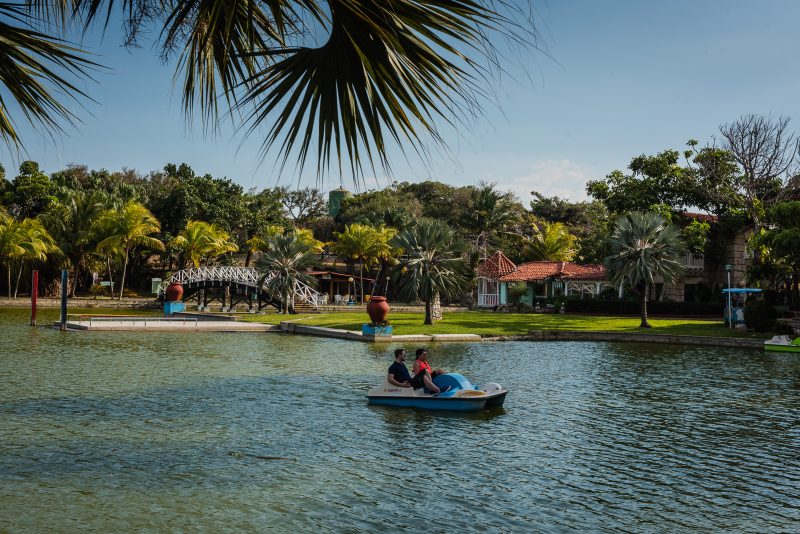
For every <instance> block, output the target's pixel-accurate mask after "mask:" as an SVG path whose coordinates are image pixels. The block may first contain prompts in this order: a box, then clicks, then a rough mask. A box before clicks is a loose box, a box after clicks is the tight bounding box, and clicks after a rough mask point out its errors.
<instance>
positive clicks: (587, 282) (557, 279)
mask: <svg viewBox="0 0 800 534" xmlns="http://www.w3.org/2000/svg"><path fill="white" fill-rule="evenodd" d="M476 274H477V275H478V307H483V308H487V307H495V306H498V305H501V304H507V303H508V286H509V284H514V283H525V284H527V288H528V291H527V294H526V295H525V296H523V297H522V302H524V303H526V304H528V305H530V306H534V305H535V304H536V302H539V301H552V300H553V299H555V298H558V297H562V296H568V295H569V296H581V297H583V296H589V297H595V296H597V295H599V294H600V292H601V291H602V290H604V289H605V288H608V287H612V286H611V283H610V282H609V281H608V275H607V273H606V269H605V267H604V266H602V265H597V264H590V265H578V264H577V263H573V262H569V261H531V262H527V263H522V264H520V265H514V262H512V261H511V260H509V259H508V258H507V257H506V256H505V254H503V253H502V252H501V251H497V252H495V253H494V254H492V255H491V256H489V257H488V258H486V259H485V260H484V261H483V262H481V263H480V264H479V265H478V268H477V270H476Z"/></svg>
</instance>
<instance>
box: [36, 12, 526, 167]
mask: <svg viewBox="0 0 800 534" xmlns="http://www.w3.org/2000/svg"><path fill="white" fill-rule="evenodd" d="M26 5H27V6H29V11H30V12H31V13H32V14H36V15H38V14H43V15H44V16H45V17H47V19H48V22H50V23H51V25H52V26H55V27H58V28H62V29H64V30H65V31H66V30H67V29H68V28H74V27H75V25H76V24H75V23H76V22H77V25H78V26H79V27H80V26H83V27H84V28H86V29H87V30H88V29H89V28H97V27H98V26H102V25H100V24H91V22H92V21H94V20H95V19H97V18H101V19H104V18H105V19H106V24H105V27H108V25H109V24H108V18H110V17H112V16H121V17H122V19H123V20H122V21H120V22H121V24H119V25H120V26H123V27H125V28H127V29H128V35H127V36H126V37H127V39H128V40H129V41H131V42H135V39H136V36H139V35H144V34H148V33H150V34H152V35H157V36H159V39H160V41H159V43H158V45H159V48H160V52H161V54H162V55H163V56H164V57H170V56H175V55H177V62H176V64H177V72H176V76H175V79H176V80H179V79H181V78H182V81H183V82H182V85H183V87H182V95H183V99H182V105H183V108H184V109H185V111H186V112H187V113H188V114H190V115H191V114H193V113H194V112H196V111H197V112H199V114H200V116H201V117H202V119H204V124H205V125H206V126H208V127H210V128H211V129H215V128H216V124H217V122H218V121H217V119H218V115H219V114H220V113H224V112H226V111H237V110H238V111H240V112H241V115H242V116H244V118H245V121H246V122H245V124H244V126H245V131H247V132H253V131H255V130H257V129H258V128H259V127H260V126H265V127H266V131H265V138H264V141H263V149H264V150H265V151H266V150H268V149H269V148H270V147H272V146H275V147H276V148H277V149H278V151H279V154H278V156H279V157H278V159H279V160H282V163H283V164H285V163H286V162H287V160H288V159H289V157H290V155H295V157H296V159H297V162H298V163H299V166H300V167H301V168H302V167H303V166H304V165H305V163H306V160H307V158H308V156H309V154H311V155H312V158H316V159H317V170H318V172H323V171H324V170H326V169H328V168H329V167H330V164H331V160H332V159H336V160H338V161H339V162H340V163H339V164H340V165H341V162H344V161H349V163H350V165H351V167H352V168H353V170H354V171H356V172H354V173H353V174H354V179H355V180H356V181H357V182H358V181H360V176H362V173H361V172H360V171H361V170H362V168H363V167H364V166H365V165H366V166H369V167H376V165H381V166H383V167H384V168H388V166H389V161H388V156H387V154H388V153H389V148H388V147H389V145H390V144H395V145H397V146H399V147H400V149H401V150H408V149H409V148H410V149H411V151H413V152H416V153H418V154H420V155H421V156H423V157H425V155H426V154H427V152H428V150H427V146H426V145H428V144H429V142H430V141H431V140H432V141H433V142H434V143H439V144H442V143H443V141H442V137H441V135H440V131H439V128H440V127H441V126H442V125H444V124H447V125H457V124H460V123H464V122H465V121H466V120H467V119H469V118H471V116H472V115H474V114H476V113H478V110H479V108H480V104H481V102H482V101H483V99H484V98H485V96H486V94H487V93H488V92H489V91H487V90H486V89H487V86H488V81H489V80H488V79H489V77H490V76H491V74H492V73H493V72H497V71H499V70H502V69H501V68H497V67H498V61H499V58H500V57H502V55H503V54H502V52H501V51H499V50H498V49H497V46H496V44H495V42H496V41H500V42H503V43H504V45H505V44H508V43H509V42H512V43H514V44H515V45H521V46H529V45H530V46H533V47H536V46H537V35H536V34H535V29H534V28H533V24H532V22H531V19H532V14H531V13H532V10H531V9H530V7H529V6H528V3H527V2H520V3H516V2H510V1H508V0H469V1H442V0H393V1H391V2H387V1H385V0H336V1H324V0H270V1H267V0H217V1H210V0H203V1H201V0H179V1H174V2H163V1H160V0H138V1H134V0H122V1H120V0H117V1H114V0H105V1H103V0H61V1H57V2H54V1H52V0H29V2H27V4H26ZM115 22H116V21H115ZM148 30H149V31H148ZM322 33H324V34H327V35H325V36H324V37H323V38H322V39H320V35H321V34H322ZM495 37H497V39H494V38H495ZM220 95H222V98H220ZM220 103H222V104H223V105H224V106H226V107H228V108H229V109H227V110H226V109H222V110H220V109H219V108H220ZM231 108H232V109H231ZM229 116H237V114H235V113H231V114H230V115H229ZM335 164H336V162H334V165H335Z"/></svg>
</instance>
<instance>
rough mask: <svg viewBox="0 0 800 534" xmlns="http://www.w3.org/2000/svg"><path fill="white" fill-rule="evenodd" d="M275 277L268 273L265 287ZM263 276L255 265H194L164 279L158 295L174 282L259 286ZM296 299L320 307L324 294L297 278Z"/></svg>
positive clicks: (295, 285)
mask: <svg viewBox="0 0 800 534" xmlns="http://www.w3.org/2000/svg"><path fill="white" fill-rule="evenodd" d="M274 277H275V273H268V274H267V276H266V277H265V278H264V281H263V282H262V284H261V287H262V288H263V287H264V286H266V285H267V284H268V283H269V281H270V280H271V279H272V278H274ZM260 278H261V276H260V274H259V272H258V271H257V270H256V269H254V268H253V267H230V266H209V267H192V268H189V269H182V270H180V271H177V272H175V273H173V274H172V276H170V277H169V279H168V280H164V281H163V282H161V284H160V285H159V286H158V296H159V297H161V296H162V295H164V293H165V292H166V289H167V286H168V285H169V284H171V283H173V282H178V283H179V284H181V285H184V284H192V283H198V282H208V281H215V282H236V283H239V284H245V285H250V286H253V287H257V286H258V285H259V284H258V282H259V279H260ZM295 299H297V300H301V301H303V302H307V303H308V304H311V305H312V306H314V308H318V307H319V305H320V303H321V300H322V295H321V294H320V293H319V292H318V291H316V290H315V289H313V288H312V287H310V286H309V285H308V284H305V283H303V282H300V281H299V280H295V283H294V287H293V294H292V301H294V300H295Z"/></svg>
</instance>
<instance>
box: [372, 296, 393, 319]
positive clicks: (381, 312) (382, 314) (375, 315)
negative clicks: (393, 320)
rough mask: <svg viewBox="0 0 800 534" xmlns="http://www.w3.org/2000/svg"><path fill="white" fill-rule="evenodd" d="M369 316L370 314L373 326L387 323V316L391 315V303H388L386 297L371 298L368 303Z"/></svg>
mask: <svg viewBox="0 0 800 534" xmlns="http://www.w3.org/2000/svg"><path fill="white" fill-rule="evenodd" d="M367 314H369V318H370V320H371V321H372V324H379V323H382V322H384V321H386V316H387V315H389V303H388V302H387V301H386V297H370V299H369V302H367Z"/></svg>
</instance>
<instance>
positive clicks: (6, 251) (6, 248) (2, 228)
mask: <svg viewBox="0 0 800 534" xmlns="http://www.w3.org/2000/svg"><path fill="white" fill-rule="evenodd" d="M21 230H22V227H21V225H20V223H19V222H18V221H16V220H15V219H14V218H13V217H11V215H9V214H8V213H7V212H6V211H5V210H4V209H3V208H2V207H0V263H2V265H3V266H4V267H5V268H6V272H7V275H8V297H9V298H11V266H12V264H13V262H14V261H15V260H17V259H18V258H21V257H22V256H23V255H24V254H25V248H24V247H23V246H22V244H21V242H22V240H23V236H22V232H21Z"/></svg>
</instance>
